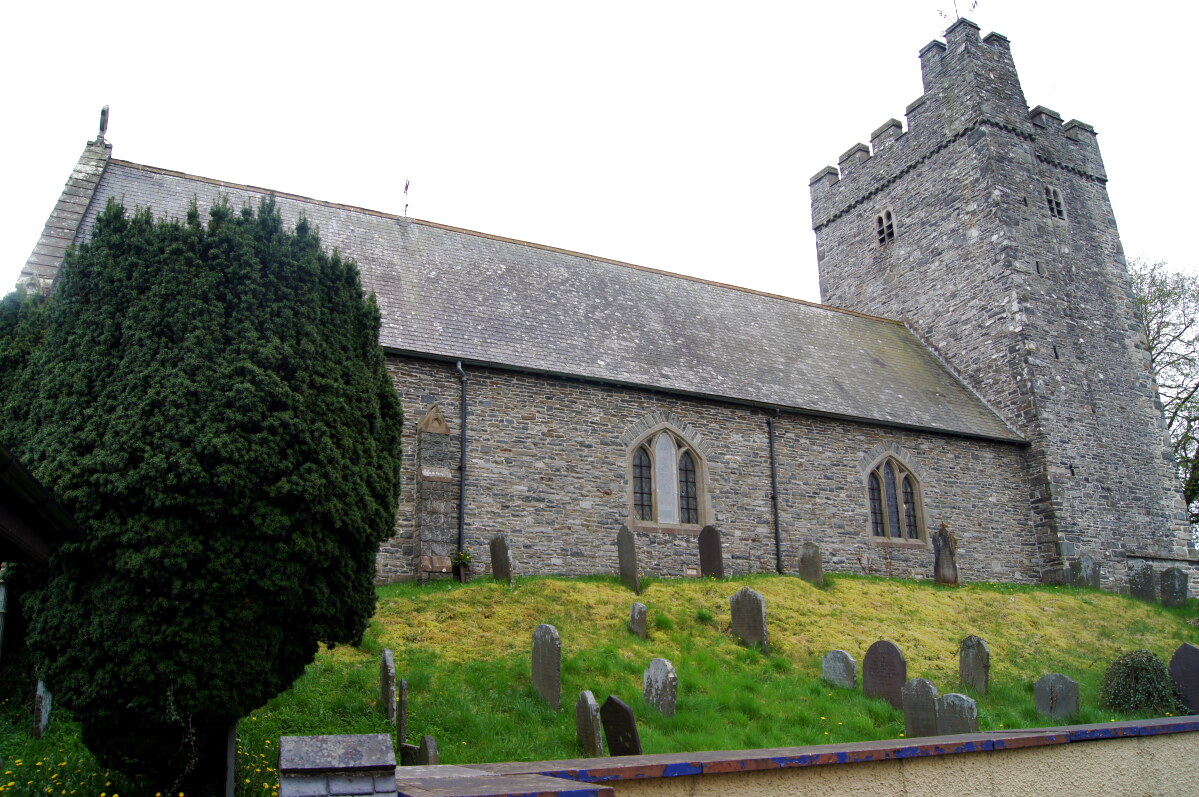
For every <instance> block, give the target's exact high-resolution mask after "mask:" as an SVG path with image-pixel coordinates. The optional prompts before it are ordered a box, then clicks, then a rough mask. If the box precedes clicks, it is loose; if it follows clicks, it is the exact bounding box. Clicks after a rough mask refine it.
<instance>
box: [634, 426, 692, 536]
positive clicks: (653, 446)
mask: <svg viewBox="0 0 1199 797" xmlns="http://www.w3.org/2000/svg"><path fill="white" fill-rule="evenodd" d="M632 464H633V468H632V474H631V475H632V485H631V486H632V499H633V500H632V510H633V517H634V519H636V520H644V521H649V522H655V523H668V524H676V523H677V524H687V525H700V524H702V523H703V522H704V521H703V518H702V512H703V509H702V507H703V501H702V500H701V497H700V490H701V488H702V486H703V473H702V465H703V463H702V461H701V460H700V459H699V457H698V455H697V454H696V453H695V452H694V450H692V449H691V447H690V446H688V445H687V443H686V442H684V441H683V439H682V438H680V437H678V436H677V435H676V434H674V433H673V432H671V431H669V430H662V431H659V432H657V433H655V434H652V435H650V436H648V437H647V438H645V439H643V440H642V441H641V442H640V443H639V444H638V445H637V447H636V448H635V449H634V450H633V463H632Z"/></svg>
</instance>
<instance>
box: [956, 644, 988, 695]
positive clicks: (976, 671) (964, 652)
mask: <svg viewBox="0 0 1199 797" xmlns="http://www.w3.org/2000/svg"><path fill="white" fill-rule="evenodd" d="M958 681H959V682H960V683H961V684H962V686H968V687H970V688H971V689H973V690H975V691H976V692H978V693H979V694H980V695H985V694H986V693H987V689H988V688H989V687H990V685H991V648H990V647H988V646H987V643H986V642H985V641H984V640H982V639H980V638H979V637H976V636H974V635H973V634H971V635H970V636H968V637H966V638H965V639H963V640H962V644H960V645H958Z"/></svg>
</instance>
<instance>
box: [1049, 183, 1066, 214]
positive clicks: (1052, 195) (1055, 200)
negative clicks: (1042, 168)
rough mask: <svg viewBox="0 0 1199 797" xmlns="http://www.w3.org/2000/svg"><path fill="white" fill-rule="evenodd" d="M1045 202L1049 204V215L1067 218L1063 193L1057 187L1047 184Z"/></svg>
mask: <svg viewBox="0 0 1199 797" xmlns="http://www.w3.org/2000/svg"><path fill="white" fill-rule="evenodd" d="M1045 204H1046V205H1048V206H1049V215H1050V216H1053V217H1054V218H1055V219H1064V218H1066V208H1065V206H1064V205H1062V195H1061V192H1059V191H1058V190H1057V189H1056V188H1051V187H1050V186H1045Z"/></svg>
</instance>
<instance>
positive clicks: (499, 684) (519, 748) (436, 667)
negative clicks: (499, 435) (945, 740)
mask: <svg viewBox="0 0 1199 797" xmlns="http://www.w3.org/2000/svg"><path fill="white" fill-rule="evenodd" d="M826 581H827V586H825V587H824V588H816V587H813V586H812V585H810V584H808V583H806V582H804V581H802V580H800V579H798V578H794V577H782V578H780V577H777V576H765V575H763V576H745V577H738V578H731V579H724V580H719V581H717V580H712V579H707V580H698V579H694V580H692V579H688V580H655V579H647V580H646V582H645V584H646V586H645V589H644V590H643V592H642V594H641V596H640V597H638V596H635V595H633V593H632V592H630V591H629V590H628V589H627V588H626V587H624V586H622V585H621V584H620V583H619V581H618V580H617V579H616V578H614V577H589V578H579V579H551V578H518V579H517V581H516V585H515V587H512V588H509V587H507V586H506V585H500V584H497V583H495V582H493V581H492V580H491V579H489V578H476V580H475V581H473V582H471V583H470V584H465V585H460V584H453V583H445V582H442V583H434V584H430V585H427V586H424V587H421V586H417V585H413V584H397V585H390V586H386V587H381V588H380V590H379V607H378V611H377V612H376V614H375V617H374V619H373V620H372V622H371V627H370V629H369V630H368V632H367V635H366V638H365V639H364V641H363V643H362V645H361V646H360V647H357V648H350V647H338V648H334V649H323V650H322V651H321V653H320V654H319V655H318V656H317V660H316V661H315V662H314V663H313V664H312V665H311V666H309V668H308V669H307V671H306V672H305V674H304V676H303V677H302V678H301V679H300V680H299V681H298V682H297V683H296V684H295V685H294V686H293V687H292V689H290V690H289V691H288V692H286V693H284V694H282V695H280V696H279V697H277V698H276V699H275V700H273V701H272V702H271V703H270V704H268V705H267V706H264V707H263V708H261V709H259V710H258V711H256V712H254V713H253V714H252V715H251V716H250V717H247V718H245V719H243V720H242V722H241V723H240V725H239V727H238V736H239V739H240V747H241V751H240V753H239V766H240V770H239V772H238V776H237V780H238V793H239V794H240V795H243V796H244V795H274V794H277V792H278V775H277V773H276V772H275V766H276V761H277V756H276V753H275V748H276V747H277V746H278V743H279V737H280V736H281V735H309V734H326V733H387V732H389V730H390V726H389V725H388V723H387V721H386V719H385V716H384V711H383V707H382V706H380V705H379V655H380V653H381V652H382V650H383V649H384V648H391V649H392V650H393V651H394V654H395V661H396V672H397V676H398V677H400V678H406V679H407V680H408V684H409V688H408V692H409V721H408V738H407V740H406V741H408V742H410V743H417V742H419V740H420V736H421V735H422V734H432V735H433V736H435V737H436V738H437V743H438V747H439V750H440V754H441V762H442V763H443V764H466V763H480V762H486V761H511V760H540V759H556V758H574V757H578V756H579V755H581V753H580V750H579V747H578V743H577V741H576V738H575V718H574V704H575V701H576V699H577V698H578V695H579V692H580V691H582V690H584V689H590V690H591V691H592V692H593V693H594V694H595V696H596V699H597V701H599V702H601V703H602V702H603V701H604V699H606V698H607V696H608V695H609V694H615V695H617V696H618V697H620V698H621V699H623V700H624V701H625V702H626V703H628V704H629V705H630V706H631V707H632V708H633V710H634V711H635V712H636V715H637V723H638V726H639V728H640V733H641V741H642V745H643V747H644V749H645V752H646V753H664V752H679V751H692V750H711V749H745V748H755V747H781V746H794V745H808V744H825V743H830V742H851V741H862V740H870V739H889V738H898V737H900V736H901V735H902V734H903V715H902V713H901V712H899V711H897V710H895V709H893V708H892V707H891V706H889V705H888V704H886V703H885V702H883V701H882V700H873V699H867V698H865V697H863V696H862V694H861V692H860V688H859V690H849V689H841V688H838V687H832V686H828V685H826V684H823V683H822V682H821V681H820V659H821V657H822V656H823V655H824V654H825V653H826V652H828V651H829V650H833V649H838V648H839V649H842V650H846V651H848V652H849V653H850V654H851V655H852V656H853V657H854V658H855V659H856V660H857V662H858V672H859V675H858V679H859V685H860V683H861V665H862V658H863V656H864V654H865V652H866V648H868V647H869V646H870V644H871V643H873V642H874V641H876V640H879V639H890V640H892V641H894V642H895V643H897V644H898V645H899V647H900V648H901V649H902V651H903V653H904V656H905V657H906V659H907V666H908V677H909V678H916V677H923V678H928V679H930V680H932V681H933V683H934V684H936V685H937V687H938V689H939V690H940V692H941V694H946V693H948V692H963V693H965V694H968V695H970V696H971V697H974V698H976V699H977V700H978V708H979V724H980V727H981V728H982V729H983V730H989V729H999V728H1019V727H1044V726H1045V725H1050V724H1060V723H1055V722H1052V721H1049V720H1046V719H1044V718H1041V717H1038V716H1037V714H1036V711H1035V709H1034V705H1033V691H1032V684H1033V682H1034V681H1035V680H1036V679H1037V678H1039V677H1040V676H1041V675H1044V674H1045V673H1049V672H1061V673H1064V674H1066V675H1069V676H1070V677H1072V678H1074V679H1075V680H1077V681H1078V682H1079V686H1080V690H1081V703H1082V709H1081V711H1080V713H1079V714H1078V715H1077V716H1076V717H1074V718H1072V719H1071V720H1070V721H1071V722H1089V723H1099V722H1108V721H1112V720H1121V719H1132V718H1136V717H1143V716H1148V715H1147V714H1118V713H1114V712H1111V711H1108V710H1106V709H1103V708H1100V707H1099V690H1100V686H1101V684H1102V679H1103V673H1104V670H1105V668H1106V666H1107V665H1108V663H1110V662H1111V661H1112V660H1113V659H1114V658H1116V657H1117V656H1119V655H1120V654H1122V653H1126V652H1128V651H1131V650H1137V649H1142V648H1143V649H1148V650H1151V651H1153V652H1154V653H1156V654H1157V655H1158V656H1159V657H1161V658H1162V659H1163V660H1166V661H1168V660H1169V657H1170V656H1171V654H1172V653H1173V651H1174V649H1175V648H1177V647H1178V645H1179V644H1181V643H1182V642H1192V643H1197V642H1199V628H1197V627H1196V626H1194V625H1192V624H1189V623H1188V622H1187V620H1192V619H1194V618H1197V617H1199V601H1196V600H1194V599H1192V600H1190V601H1188V603H1187V606H1186V607H1184V608H1181V609H1165V608H1162V607H1160V606H1148V605H1146V604H1142V603H1139V602H1137V601H1134V600H1132V599H1130V598H1126V597H1122V596H1118V595H1111V594H1107V593H1103V592H1099V591H1095V590H1089V589H1085V588H1070V587H1031V586H1015V585H1000V584H973V585H966V586H963V587H957V588H946V587H937V586H934V585H932V584H931V583H928V582H912V581H903V580H889V579H882V578H872V577H864V576H849V575H837V574H829V575H826ZM742 586H750V587H752V588H753V589H755V590H757V591H758V592H760V593H762V595H763V596H765V599H766V607H767V618H768V623H769V635H770V649H771V653H770V654H769V655H764V654H763V653H761V652H760V651H759V650H755V649H749V648H746V647H744V646H742V645H740V644H738V643H737V642H736V641H735V640H734V639H733V638H732V637H731V636H730V634H729V622H730V615H729V602H728V599H729V596H731V595H732V594H733V593H735V592H736V591H737V590H738V589H740V588H741V587H742ZM634 601H640V602H642V603H645V604H646V606H647V607H648V615H649V638H648V639H646V640H641V639H639V638H637V637H636V636H634V635H633V634H632V633H631V632H630V631H629V630H628V616H629V607H630V606H631V605H632V603H633V602H634ZM539 623H550V624H552V625H554V626H556V627H557V629H558V632H559V635H560V637H561V640H562V710H561V711H559V712H553V711H552V710H550V708H549V707H548V706H546V705H545V703H544V702H543V701H541V700H540V699H539V698H538V697H537V695H536V693H535V692H534V690H533V687H532V683H531V681H530V646H531V639H532V633H533V629H534V628H536V627H537V625H538V624H539ZM969 634H977V635H978V636H980V637H982V638H983V639H985V640H986V641H987V643H988V644H989V646H990V649H991V691H990V693H989V694H987V695H980V694H977V693H974V692H973V691H972V690H969V689H965V688H962V687H960V686H959V685H958V670H957V668H958V655H957V650H958V643H959V642H960V641H961V640H962V639H963V638H964V637H966V636H967V635H969ZM655 657H663V658H666V659H669V660H670V661H671V662H672V663H673V664H674V665H675V668H676V669H677V671H678V679H679V690H678V708H677V713H676V715H675V716H674V717H673V718H670V719H667V718H665V717H663V716H662V715H661V714H660V713H658V712H657V711H655V710H654V709H652V708H650V707H648V706H647V705H646V703H645V702H644V700H643V699H642V694H641V692H642V673H643V672H644V670H645V668H646V667H647V666H648V665H649V662H650V661H651V660H652V659H653V658H655ZM28 717H29V707H28V706H24V707H22V706H15V705H12V703H11V702H8V703H4V704H0V756H2V757H3V767H2V768H0V773H2V775H3V777H2V778H0V793H3V794H28V795H33V794H47V793H53V794H64V795H65V794H72V793H74V794H80V795H98V794H100V793H102V792H103V793H105V795H106V797H118V795H120V794H127V795H133V794H136V791H134V790H133V787H132V786H131V785H130V784H127V783H124V782H123V781H120V780H118V779H117V778H116V777H112V776H108V775H107V774H106V773H104V772H102V771H96V770H95V766H94V764H91V763H90V756H89V755H88V754H87V752H86V750H85V749H84V748H83V747H82V745H81V744H80V742H79V737H78V727H77V726H76V725H75V724H74V723H73V722H71V720H70V718H69V716H68V715H67V713H66V712H64V711H60V710H58V709H56V714H55V716H54V718H53V720H52V722H51V729H50V733H49V734H48V735H47V737H46V738H45V739H43V740H41V741H37V740H33V739H32V738H31V737H30V736H29V734H28V731H27V728H26V726H27V725H28V724H29V722H28ZM55 775H57V777H54V776H55ZM171 797H175V795H172V796H171Z"/></svg>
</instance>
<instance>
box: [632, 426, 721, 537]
mask: <svg viewBox="0 0 1199 797" xmlns="http://www.w3.org/2000/svg"><path fill="white" fill-rule="evenodd" d="M664 431H665V432H669V433H670V435H671V436H672V437H673V438H674V442H675V447H676V456H681V455H682V452H683V451H684V450H685V451H688V452H690V453H691V461H692V462H693V463H694V465H695V492H696V505H697V507H696V508H697V510H698V513H699V522H698V523H663V522H661V521H658V520H642V519H641V518H640V516H639V515H638V514H637V507H636V504H635V501H634V496H633V484H634V479H633V457H634V456H635V455H636V453H637V451H638V449H641V448H642V447H645V448H646V449H648V451H649V455H650V462H651V471H652V464H653V456H654V446H653V441H654V440H655V439H656V438H657V436H658V435H659V434H660V433H661V432H664ZM698 443H699V441H694V440H691V439H690V436H689V435H687V434H686V433H685V432H684V431H683V430H682V429H680V428H679V427H678V426H676V425H675V424H672V423H669V422H667V423H659V424H656V425H655V426H653V427H651V428H650V429H649V430H648V431H645V432H644V433H642V434H641V435H640V437H638V438H637V440H636V441H634V442H633V443H632V445H630V446H629V448H628V455H627V456H626V457H625V469H626V484H627V485H628V489H627V490H626V491H625V494H626V499H625V503H626V509H625V512H626V515H627V517H628V527H629V529H630V530H631V531H651V532H660V533H664V534H684V535H689V536H698V535H699V532H700V530H701V529H703V527H704V526H705V525H707V524H709V523H712V522H713V521H712V520H711V518H713V517H714V515H713V513H712V507H711V498H710V492H709V489H708V463H707V457H706V456H705V455H704V453H703V451H701V448H700V445H699V444H698ZM657 501H658V492H657V489H656V488H655V489H654V515H655V516H657Z"/></svg>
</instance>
